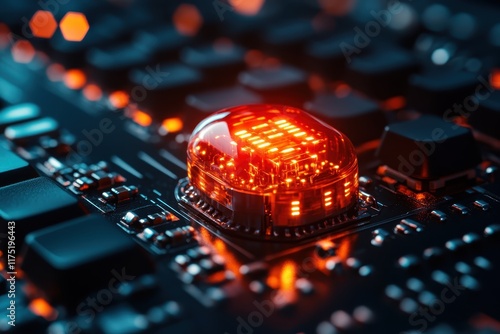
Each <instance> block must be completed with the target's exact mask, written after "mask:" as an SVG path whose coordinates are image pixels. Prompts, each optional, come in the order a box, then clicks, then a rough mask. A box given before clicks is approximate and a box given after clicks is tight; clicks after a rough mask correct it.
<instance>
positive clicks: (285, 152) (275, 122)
mask: <svg viewBox="0 0 500 334" xmlns="http://www.w3.org/2000/svg"><path fill="white" fill-rule="evenodd" d="M188 179H189V185H186V187H185V190H184V191H185V192H186V191H187V193H185V195H187V196H188V197H189V198H190V202H191V203H195V204H194V205H203V204H201V203H198V204H196V203H197V202H199V201H202V202H203V203H204V204H205V206H210V207H211V208H212V209H213V212H211V214H212V216H214V213H215V215H216V216H217V217H216V218H217V220H218V222H220V223H219V224H218V225H219V226H222V227H224V228H227V229H231V230H235V231H239V232H242V233H244V234H247V235H248V234H253V235H265V236H278V235H280V233H283V235H285V236H286V235H290V236H291V234H294V232H293V231H292V230H293V229H297V228H304V227H311V226H314V228H313V229H317V228H318V227H319V226H318V223H319V224H325V219H327V218H332V217H339V216H341V215H344V214H353V213H354V212H355V211H356V208H357V203H358V163H357V157H356V154H355V152H354V148H353V145H352V144H351V142H350V141H349V139H348V138H347V137H346V136H345V135H344V134H342V133H340V132H338V131H337V130H335V129H334V128H332V127H330V126H328V125H326V124H325V123H322V122H321V121H319V120H318V119H316V118H314V117H312V116H311V115H309V114H308V113H306V112H304V111H302V110H300V109H296V108H292V107H288V106H282V105H250V106H239V107H235V108H230V109H225V110H222V111H219V112H217V113H215V114H213V115H211V116H209V117H208V118H206V119H205V120H204V121H202V122H201V123H200V124H199V125H198V126H197V127H196V128H195V130H194V132H193V134H192V136H191V138H190V141H189V144H188ZM326 224H327V225H328V224H330V225H332V224H334V222H333V221H329V223H326Z"/></svg>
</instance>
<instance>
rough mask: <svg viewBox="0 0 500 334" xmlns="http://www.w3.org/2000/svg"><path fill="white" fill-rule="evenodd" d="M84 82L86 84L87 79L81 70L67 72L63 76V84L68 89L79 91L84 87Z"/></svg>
mask: <svg viewBox="0 0 500 334" xmlns="http://www.w3.org/2000/svg"><path fill="white" fill-rule="evenodd" d="M85 82H87V78H86V77H85V73H83V71H82V70H79V69H72V70H68V71H66V74H65V75H64V84H65V85H66V87H68V88H69V89H80V88H82V87H83V86H84V85H85Z"/></svg>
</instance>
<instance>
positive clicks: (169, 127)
mask: <svg viewBox="0 0 500 334" xmlns="http://www.w3.org/2000/svg"><path fill="white" fill-rule="evenodd" d="M161 126H162V127H163V128H164V129H165V131H167V132H170V133H172V132H177V131H180V130H181V129H182V127H183V126H184V123H183V122H182V119H180V118H179V117H172V118H167V119H165V120H164V121H163V122H162V123H161Z"/></svg>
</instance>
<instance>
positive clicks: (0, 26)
mask: <svg viewBox="0 0 500 334" xmlns="http://www.w3.org/2000/svg"><path fill="white" fill-rule="evenodd" d="M9 43H10V29H9V26H8V25H6V24H5V23H0V48H2V49H3V48H5V47H7V45H9Z"/></svg>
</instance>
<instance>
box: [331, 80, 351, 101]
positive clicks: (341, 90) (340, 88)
mask: <svg viewBox="0 0 500 334" xmlns="http://www.w3.org/2000/svg"><path fill="white" fill-rule="evenodd" d="M350 93H351V87H350V86H349V85H347V84H344V83H341V84H339V85H337V86H336V87H335V95H336V96H337V97H341V98H342V97H346V96H347V95H349V94H350Z"/></svg>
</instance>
